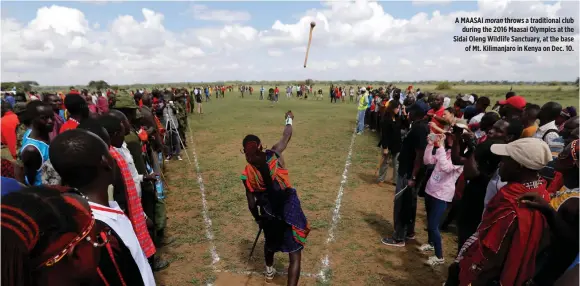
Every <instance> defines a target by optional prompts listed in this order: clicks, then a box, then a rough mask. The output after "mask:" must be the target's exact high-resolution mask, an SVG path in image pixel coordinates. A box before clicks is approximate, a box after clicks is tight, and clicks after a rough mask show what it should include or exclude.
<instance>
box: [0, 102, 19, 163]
mask: <svg viewBox="0 0 580 286" xmlns="http://www.w3.org/2000/svg"><path fill="white" fill-rule="evenodd" d="M0 107H1V108H2V118H1V119H0V125H1V126H0V128H1V129H0V137H1V138H2V145H4V146H7V147H8V150H9V151H10V155H12V158H13V159H16V155H17V150H16V127H18V124H20V121H19V120H18V116H17V115H16V114H15V113H14V112H12V107H11V106H10V105H9V104H7V103H6V102H2V106H0Z"/></svg>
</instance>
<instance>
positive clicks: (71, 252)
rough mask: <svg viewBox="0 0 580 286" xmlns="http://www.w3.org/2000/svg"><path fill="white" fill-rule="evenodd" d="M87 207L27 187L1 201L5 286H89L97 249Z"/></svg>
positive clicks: (99, 242) (93, 277)
mask: <svg viewBox="0 0 580 286" xmlns="http://www.w3.org/2000/svg"><path fill="white" fill-rule="evenodd" d="M102 234H103V235H104V237H105V240H103V239H102V238H101V235H100V234H99V233H98V231H97V230H96V228H95V219H94V218H93V216H92V213H91V210H90V207H89V204H88V203H87V201H86V200H84V199H83V198H82V197H81V196H79V195H77V194H73V193H65V194H61V192H60V191H59V190H56V189H51V188H48V187H31V188H28V189H23V190H21V191H18V192H14V193H10V194H8V195H6V196H4V197H2V242H1V244H2V249H1V250H2V278H1V279H2V280H1V282H2V283H1V284H2V285H6V286H23V285H24V286H28V285H48V286H51V285H54V286H72V285H93V282H94V281H96V280H97V279H98V272H97V266H98V264H99V260H100V255H99V253H100V251H101V247H103V246H104V245H106V244H107V243H108V238H107V237H108V236H107V235H106V234H105V233H102Z"/></svg>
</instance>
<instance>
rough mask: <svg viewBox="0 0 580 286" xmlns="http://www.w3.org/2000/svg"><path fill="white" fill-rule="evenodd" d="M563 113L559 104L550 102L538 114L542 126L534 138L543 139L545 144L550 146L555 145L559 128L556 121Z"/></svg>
mask: <svg viewBox="0 0 580 286" xmlns="http://www.w3.org/2000/svg"><path fill="white" fill-rule="evenodd" d="M561 112H562V105H560V104H559V103H557V102H553V101H550V102H548V103H546V104H544V106H542V108H541V109H540V113H539V114H538V119H539V120H540V126H539V127H538V130H537V131H536V134H534V138H538V139H542V140H544V142H546V143H548V146H551V145H553V144H554V141H555V140H556V139H557V138H558V131H559V129H558V126H557V125H556V119H557V118H558V117H559V116H560V113H561Z"/></svg>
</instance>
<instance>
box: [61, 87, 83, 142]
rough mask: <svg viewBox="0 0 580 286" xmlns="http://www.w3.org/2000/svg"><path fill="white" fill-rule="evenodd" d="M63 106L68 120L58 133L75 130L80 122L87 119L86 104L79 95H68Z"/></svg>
mask: <svg viewBox="0 0 580 286" xmlns="http://www.w3.org/2000/svg"><path fill="white" fill-rule="evenodd" d="M64 106H65V107H66V110H67V112H68V120H67V121H66V122H65V123H64V124H63V125H62V127H61V128H60V133H63V132H65V131H67V130H69V129H75V128H77V126H78V125H79V124H80V123H81V121H83V120H84V119H86V118H89V107H88V106H87V102H86V101H85V99H84V98H83V97H82V96H80V95H79V94H68V95H67V96H66V98H65V99H64Z"/></svg>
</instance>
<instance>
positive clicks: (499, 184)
mask: <svg viewBox="0 0 580 286" xmlns="http://www.w3.org/2000/svg"><path fill="white" fill-rule="evenodd" d="M505 185H507V182H504V181H502V180H501V177H500V176H499V169H497V171H495V173H494V174H493V176H492V177H491V180H489V183H487V188H486V189H485V199H484V200H483V206H484V207H487V203H489V201H491V199H493V197H495V195H496V194H497V192H499V189H501V188H503V187H504V186H505Z"/></svg>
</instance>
